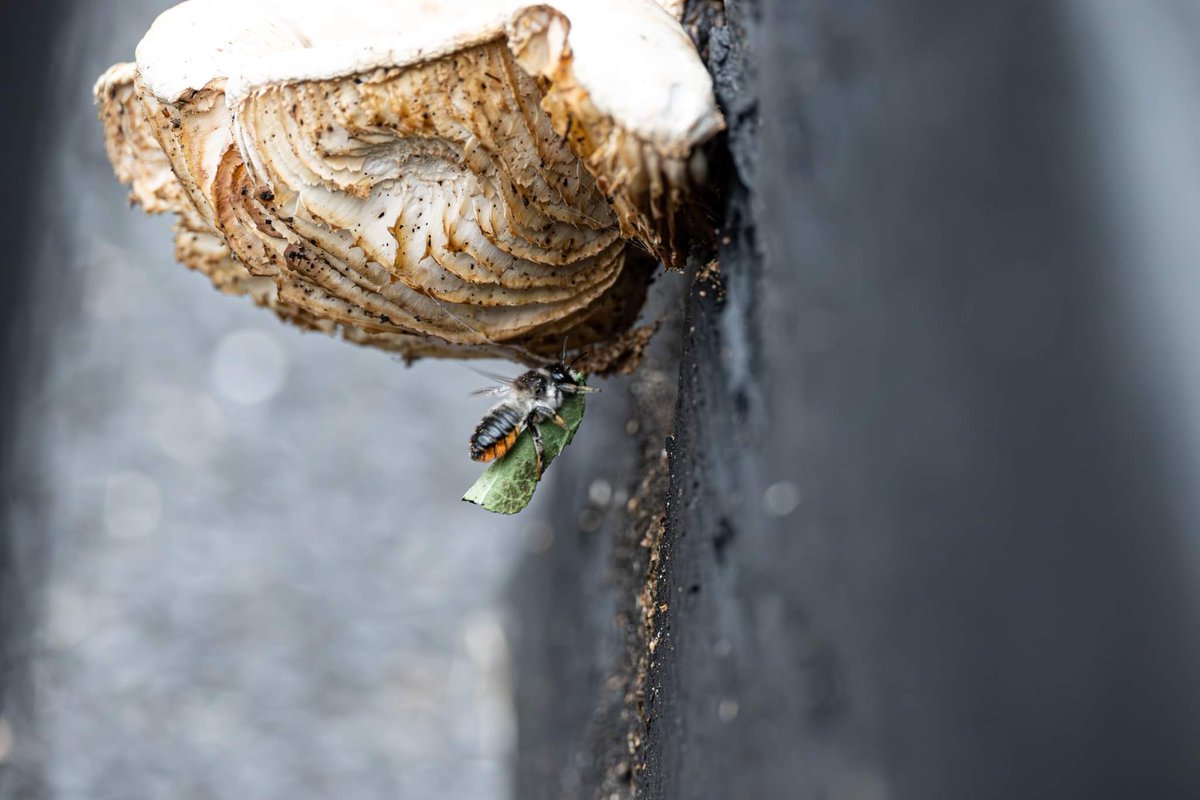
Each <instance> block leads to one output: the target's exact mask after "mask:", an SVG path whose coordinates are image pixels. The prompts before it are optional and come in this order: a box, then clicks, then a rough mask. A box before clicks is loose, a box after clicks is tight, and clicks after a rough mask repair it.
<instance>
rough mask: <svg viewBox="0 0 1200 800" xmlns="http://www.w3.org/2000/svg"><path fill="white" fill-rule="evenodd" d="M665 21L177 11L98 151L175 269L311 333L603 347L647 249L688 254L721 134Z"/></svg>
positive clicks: (640, 273)
mask: <svg viewBox="0 0 1200 800" xmlns="http://www.w3.org/2000/svg"><path fill="white" fill-rule="evenodd" d="M677 5H678V4H677V3H671V2H664V6H660V5H659V4H658V3H655V2H652V0H606V1H605V2H603V3H596V2H593V1H589V0H554V2H553V3H550V4H544V5H529V4H528V3H523V2H514V0H357V1H356V2H355V3H351V4H345V5H344V6H338V7H331V6H330V5H329V4H328V3H324V2H316V0H288V1H287V2H285V1H284V0H260V2H257V3H247V2H245V0H189V2H185V3H182V4H180V5H178V6H176V7H174V8H172V9H170V10H168V11H166V12H165V13H163V14H162V15H161V16H160V17H159V18H158V19H157V20H156V21H155V23H154V25H153V26H152V27H151V29H150V31H149V32H148V33H147V34H146V36H145V38H144V39H143V40H142V42H141V43H140V44H139V45H138V48H137V62H136V64H135V65H130V64H121V65H117V66H115V67H113V68H112V69H110V70H109V71H108V72H107V73H106V74H105V75H104V76H103V77H102V78H101V80H100V81H99V83H98V84H97V87H96V93H97V97H98V98H99V100H100V104H101V117H102V119H103V120H104V122H105V131H106V139H107V145H108V150H109V156H110V158H111V160H112V161H113V164H114V168H115V170H116V172H117V175H118V177H119V178H120V179H121V180H122V181H123V182H126V183H129V184H130V186H131V190H132V195H131V196H132V197H133V199H134V200H135V201H136V202H138V203H140V204H141V205H143V207H144V208H145V209H146V210H147V211H149V212H155V213H157V212H163V211H173V212H175V213H177V214H178V215H179V223H178V225H177V228H176V242H177V255H178V256H179V258H180V260H182V261H183V262H184V263H185V264H187V265H188V266H191V267H193V268H195V269H198V270H201V271H203V272H204V273H205V274H207V275H208V276H209V277H210V278H211V279H212V280H213V282H214V284H216V285H217V286H218V287H219V288H221V289H223V290H225V291H228V292H231V293H239V294H247V295H250V296H251V297H253V298H254V299H255V300H256V301H257V302H260V303H262V304H264V305H268V306H271V307H273V308H274V309H275V310H276V311H277V312H279V313H280V314H281V316H283V317H285V318H286V319H289V320H291V321H293V322H296V323H297V324H301V325H303V326H305V327H310V328H315V329H320V330H326V331H329V332H337V331H340V332H341V333H342V334H343V335H345V336H346V337H347V338H348V339H351V340H352V341H357V342H361V343H364V344H371V345H376V346H381V347H385V348H390V349H395V350H399V351H401V352H403V353H405V354H406V355H409V356H417V355H426V354H435V355H475V354H483V355H494V354H497V353H500V354H505V353H507V352H509V351H506V350H505V349H504V348H503V347H502V345H503V343H510V344H519V345H520V346H522V347H523V348H530V347H532V348H535V349H536V348H550V349H553V347H554V343H555V342H556V341H557V342H560V341H561V337H562V336H563V335H564V334H570V335H571V338H572V341H573V343H575V344H577V345H580V344H584V343H586V342H589V341H599V340H603V339H607V338H611V337H613V336H614V335H617V334H619V333H621V332H622V331H623V330H625V329H626V328H627V327H628V326H629V325H630V324H632V322H633V321H634V320H635V319H636V316H637V311H638V309H639V308H640V305H641V302H642V298H643V296H644V290H645V287H646V284H647V282H648V280H649V275H650V272H651V267H652V262H651V261H650V259H649V258H647V255H646V254H647V253H650V254H653V256H656V257H657V258H659V259H661V260H663V261H664V262H666V263H667V264H668V265H669V266H674V265H677V264H679V263H680V262H681V260H682V256H683V248H684V247H685V246H686V239H687V232H686V231H685V230H683V227H682V226H681V225H680V224H678V220H679V218H680V217H681V215H682V213H683V210H684V207H685V206H686V205H687V204H688V202H689V200H690V198H691V190H692V188H693V187H692V185H691V179H690V177H689V176H690V174H692V172H694V170H691V169H690V167H692V166H694V165H693V163H692V160H693V159H694V158H695V157H696V156H695V152H696V148H697V146H698V145H700V144H702V143H703V142H704V141H705V140H707V139H708V138H710V137H711V136H712V135H714V134H715V133H716V132H717V131H719V130H720V129H721V128H722V126H723V122H722V119H721V116H720V113H719V112H718V111H717V109H716V106H715V103H714V101H713V94H712V85H711V80H710V78H709V76H708V73H707V72H706V71H705V69H704V67H703V65H702V64H701V62H700V59H699V57H698V55H697V54H696V51H695V49H694V47H693V46H692V43H691V41H690V39H689V38H688V36H687V34H686V33H685V32H684V31H683V30H682V28H681V27H680V25H679V22H678V21H677V19H676V17H675V16H673V15H672V13H671V12H670V11H668V10H666V8H665V7H672V8H674V7H676V6H677ZM676 10H677V8H676ZM498 346H499V347H498Z"/></svg>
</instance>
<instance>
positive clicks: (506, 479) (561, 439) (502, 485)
mask: <svg viewBox="0 0 1200 800" xmlns="http://www.w3.org/2000/svg"><path fill="white" fill-rule="evenodd" d="M585 405H586V403H585V401H584V396H583V395H582V394H571V395H567V399H566V402H564V403H563V406H562V408H561V409H560V410H559V414H560V415H561V416H562V418H563V421H565V422H566V423H567V429H566V430H565V431H564V430H563V429H562V428H560V427H558V426H557V425H555V424H554V423H553V422H543V423H542V424H541V425H540V426H539V427H540V430H541V432H542V444H543V446H544V448H545V457H544V458H543V459H542V474H543V475H544V474H545V472H546V470H547V469H549V467H550V462H552V461H554V459H555V458H557V457H558V454H559V453H561V452H562V451H563V450H565V449H566V447H567V445H569V444H570V443H571V440H572V439H574V438H575V431H577V430H579V424H580V423H581V422H583V411H584V406H585ZM537 484H538V480H537V451H536V450H535V449H534V446H533V434H532V433H530V432H529V431H525V432H524V433H522V434H521V437H520V438H519V439H517V443H516V444H515V445H513V448H512V450H509V451H508V453H507V455H505V456H504V458H501V459H500V460H498V461H496V462H494V463H492V465H491V466H490V467H488V469H487V472H485V473H483V475H481V476H480V477H479V480H477V481H475V485H474V486H472V487H471V488H470V490H469V491H468V492H467V493H466V494H465V495H463V500H466V501H467V502H468V503H474V504H475V505H477V506H482V507H483V508H485V509H487V510H488V511H492V512H495V513H496V514H516V513H518V512H520V511H521V510H522V509H524V508H525V506H527V505H529V501H530V500H532V499H533V493H534V491H535V490H536V489H537Z"/></svg>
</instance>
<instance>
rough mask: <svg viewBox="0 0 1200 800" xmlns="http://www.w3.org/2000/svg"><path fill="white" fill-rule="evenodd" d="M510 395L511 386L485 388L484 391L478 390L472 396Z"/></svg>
mask: <svg viewBox="0 0 1200 800" xmlns="http://www.w3.org/2000/svg"><path fill="white" fill-rule="evenodd" d="M509 394H512V387H511V386H485V387H484V388H482V389H476V390H475V391H473V392H471V395H472V396H473V397H474V396H478V395H486V396H491V397H500V396H503V395H509Z"/></svg>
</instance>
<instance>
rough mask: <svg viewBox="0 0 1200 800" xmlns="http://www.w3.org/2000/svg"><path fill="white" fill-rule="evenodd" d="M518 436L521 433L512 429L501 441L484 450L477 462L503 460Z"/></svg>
mask: <svg viewBox="0 0 1200 800" xmlns="http://www.w3.org/2000/svg"><path fill="white" fill-rule="evenodd" d="M520 435H521V432H520V431H519V430H517V429H516V428H514V429H513V430H511V431H509V432H508V435H507V436H505V437H504V438H503V439H501V440H500V441H498V442H496V443H495V444H493V445H492V446H491V447H489V448H488V449H487V450H484V451H483V453H482V454H481V455H480V456H479V458H478V459H477V460H478V461H482V462H484V463H487V462H488V461H495V460H496V459H497V458H503V457H504V455H505V454H506V453H507V452H508V451H509V450H511V449H512V446H513V445H514V444H516V443H517V437H518V436H520Z"/></svg>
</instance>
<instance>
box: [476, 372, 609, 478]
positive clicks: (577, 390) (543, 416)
mask: <svg viewBox="0 0 1200 800" xmlns="http://www.w3.org/2000/svg"><path fill="white" fill-rule="evenodd" d="M489 377H491V376H489ZM500 380H501V381H502V383H501V385H500V386H494V387H491V388H488V389H481V390H479V391H478V392H475V394H484V395H488V394H490V395H499V396H501V397H502V398H503V399H502V400H500V402H498V403H496V405H494V406H492V408H491V409H490V410H489V411H488V412H487V414H485V415H484V417H483V420H482V421H481V422H480V423H479V425H478V426H477V427H476V428H475V432H474V433H473V434H471V444H470V454H471V459H472V460H474V461H481V462H489V461H495V460H496V459H498V458H502V457H503V456H504V454H505V453H507V452H508V451H509V450H511V449H512V447H513V445H515V444H516V443H517V439H518V438H520V436H521V434H522V433H524V432H525V430H526V429H528V430H529V431H530V433H532V434H533V447H534V451H535V452H536V453H537V479H538V480H539V481H540V480H541V479H542V459H543V455H544V452H545V448H544V447H543V445H542V432H541V430H540V429H539V427H538V426H539V425H541V424H543V423H546V422H552V423H554V424H555V425H557V426H558V427H560V428H562V429H563V430H564V431H565V430H567V423H566V420H564V419H563V418H562V415H561V414H559V413H558V412H559V410H560V409H561V408H562V405H563V403H564V402H565V401H566V398H567V395H572V394H591V393H594V392H598V391H600V390H599V389H593V388H591V387H590V386H584V385H583V375H581V374H580V373H578V372H575V371H574V370H573V369H571V367H570V366H569V365H568V364H566V363H565V361H564V360H560V361H557V362H554V363H552V364H549V365H547V366H545V367H538V368H537V369H531V370H528V371H527V372H523V373H522V374H520V375H518V376H517V377H516V378H513V379H511V380H508V379H504V378H501V379H500Z"/></svg>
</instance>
